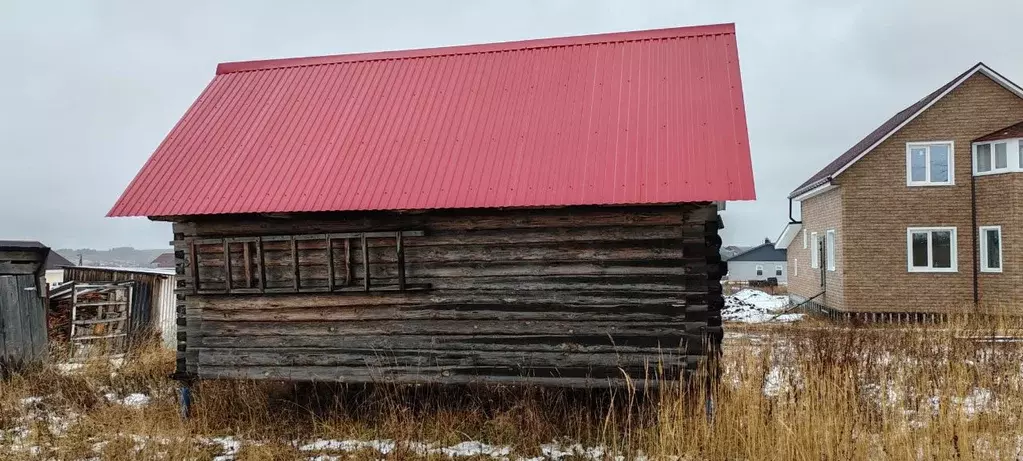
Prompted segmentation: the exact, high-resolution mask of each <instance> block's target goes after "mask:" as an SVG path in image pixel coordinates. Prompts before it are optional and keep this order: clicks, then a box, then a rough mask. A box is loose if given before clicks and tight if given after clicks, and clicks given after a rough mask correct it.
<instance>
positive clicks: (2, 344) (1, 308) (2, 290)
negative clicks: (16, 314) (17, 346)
mask: <svg viewBox="0 0 1023 461" xmlns="http://www.w3.org/2000/svg"><path fill="white" fill-rule="evenodd" d="M13 278H14V277H12V276H8V275H0V360H6V359H8V358H9V357H11V356H10V355H8V352H7V336H8V333H7V311H8V310H12V309H13V305H14V304H13V301H12V300H11V299H10V298H9V296H10V295H9V294H8V292H9V288H8V285H7V284H8V283H9V279H13ZM12 354H13V352H12Z"/></svg>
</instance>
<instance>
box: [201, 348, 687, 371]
mask: <svg viewBox="0 0 1023 461" xmlns="http://www.w3.org/2000/svg"><path fill="white" fill-rule="evenodd" d="M198 352H199V354H198V357H199V365H200V366H203V365H213V366H243V367H247V366H270V365H281V366H312V367H374V368H377V367H387V366H398V367H435V366H442V367H443V366H457V367H474V366H485V367H512V368H525V369H529V368H537V367H548V368H582V367H639V366H668V367H673V366H678V363H680V362H681V363H684V362H685V361H686V359H687V356H685V355H682V356H678V355H674V354H672V353H670V352H669V351H664V352H663V353H661V354H657V353H633V354H619V353H613V352H612V353H594V352H588V353H579V352H571V351H564V352H543V351H511V352H504V351H480V350H424V349H420V350H412V349H390V350H375V349H338V348H311V347H310V348H278V349H209V348H202V349H200V350H199V351H198Z"/></svg>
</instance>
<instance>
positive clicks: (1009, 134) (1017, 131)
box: [973, 122, 1023, 142]
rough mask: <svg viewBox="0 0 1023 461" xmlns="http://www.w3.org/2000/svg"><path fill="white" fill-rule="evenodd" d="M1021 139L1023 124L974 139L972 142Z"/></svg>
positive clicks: (1022, 136)
mask: <svg viewBox="0 0 1023 461" xmlns="http://www.w3.org/2000/svg"><path fill="white" fill-rule="evenodd" d="M1013 138H1023V122H1019V123H1017V124H1015V125H1012V126H1009V127H1005V128H1002V129H1000V130H998V131H995V132H993V133H990V134H986V135H984V136H981V137H979V138H977V139H975V140H974V141H973V142H986V141H998V140H1000V139H1013Z"/></svg>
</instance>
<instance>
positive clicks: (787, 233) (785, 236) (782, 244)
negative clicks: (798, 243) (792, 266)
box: [774, 222, 803, 250]
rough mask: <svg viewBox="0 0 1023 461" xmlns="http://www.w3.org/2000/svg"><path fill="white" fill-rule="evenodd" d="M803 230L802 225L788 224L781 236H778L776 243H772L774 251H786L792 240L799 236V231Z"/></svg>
mask: <svg viewBox="0 0 1023 461" xmlns="http://www.w3.org/2000/svg"><path fill="white" fill-rule="evenodd" d="M802 228H803V224H802V223H797V222H794V223H789V224H788V225H786V226H785V229H782V231H781V235H780V236H778V241H777V242H775V243H774V249H776V250H787V249H788V248H789V244H790V243H792V240H794V239H795V238H796V236H797V235H799V231H800V230H801V229H802Z"/></svg>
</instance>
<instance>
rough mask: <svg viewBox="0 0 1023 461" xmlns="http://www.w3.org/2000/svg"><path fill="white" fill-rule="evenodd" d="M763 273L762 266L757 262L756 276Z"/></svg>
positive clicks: (760, 275)
mask: <svg viewBox="0 0 1023 461" xmlns="http://www.w3.org/2000/svg"><path fill="white" fill-rule="evenodd" d="M763 275H764V266H761V265H760V264H757V277H762V276H763Z"/></svg>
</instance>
